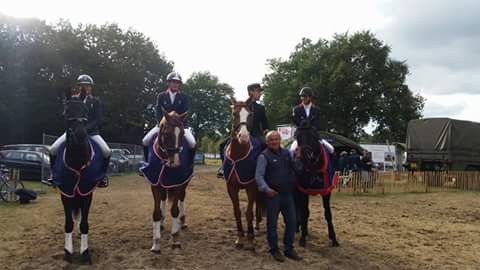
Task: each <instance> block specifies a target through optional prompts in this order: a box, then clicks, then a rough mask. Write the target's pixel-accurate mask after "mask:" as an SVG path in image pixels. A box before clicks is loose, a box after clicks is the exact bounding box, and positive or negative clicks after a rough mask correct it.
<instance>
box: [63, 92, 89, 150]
mask: <svg viewBox="0 0 480 270" xmlns="http://www.w3.org/2000/svg"><path fill="white" fill-rule="evenodd" d="M84 99H85V91H84V90H83V91H82V92H81V94H80V96H79V97H72V94H71V92H70V89H68V90H67V91H66V93H65V104H64V117H65V124H66V136H67V141H66V143H67V147H68V146H70V147H74V146H85V145H86V144H87V142H88V133H87V129H86V128H85V125H86V123H87V120H88V108H87V106H86V105H85V103H84V102H83V100H84Z"/></svg>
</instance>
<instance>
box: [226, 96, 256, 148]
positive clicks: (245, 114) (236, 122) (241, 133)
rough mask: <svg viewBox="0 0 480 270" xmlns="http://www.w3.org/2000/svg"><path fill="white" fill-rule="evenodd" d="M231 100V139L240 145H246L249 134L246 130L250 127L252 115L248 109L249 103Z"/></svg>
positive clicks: (232, 98)
mask: <svg viewBox="0 0 480 270" xmlns="http://www.w3.org/2000/svg"><path fill="white" fill-rule="evenodd" d="M231 100H232V131H231V132H232V138H233V139H236V140H238V142H239V143H240V144H246V143H248V142H249V141H250V132H249V131H248V129H249V128H250V127H251V126H252V114H251V112H250V109H249V107H250V106H249V105H250V104H249V103H247V102H241V101H237V100H236V99H235V98H234V97H231Z"/></svg>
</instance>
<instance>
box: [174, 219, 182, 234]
mask: <svg viewBox="0 0 480 270" xmlns="http://www.w3.org/2000/svg"><path fill="white" fill-rule="evenodd" d="M181 227H182V222H181V221H180V218H179V217H176V218H172V235H175V234H176V233H178V231H180V228H181Z"/></svg>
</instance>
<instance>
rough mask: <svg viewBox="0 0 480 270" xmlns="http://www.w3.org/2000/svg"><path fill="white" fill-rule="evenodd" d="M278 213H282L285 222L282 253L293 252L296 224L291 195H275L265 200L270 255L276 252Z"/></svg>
mask: <svg viewBox="0 0 480 270" xmlns="http://www.w3.org/2000/svg"><path fill="white" fill-rule="evenodd" d="M279 213H282V216H283V220H284V222H285V232H284V235H283V245H284V252H285V253H287V254H288V253H289V252H291V251H292V250H293V241H294V238H295V223H296V219H295V203H294V201H293V196H292V194H291V193H286V194H277V195H276V196H275V197H273V198H268V199H267V240H268V245H269V246H270V253H272V254H273V253H275V252H277V251H278V245H277V221H278V215H279Z"/></svg>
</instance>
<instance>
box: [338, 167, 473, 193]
mask: <svg viewBox="0 0 480 270" xmlns="http://www.w3.org/2000/svg"><path fill="white" fill-rule="evenodd" d="M338 176H339V180H338V183H337V192H340V193H350V194H362V193H374V194H391V193H404V192H442V191H480V172H477V171H428V172H408V171H405V172H403V171H387V172H381V171H376V172H370V173H367V172H348V173H338Z"/></svg>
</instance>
